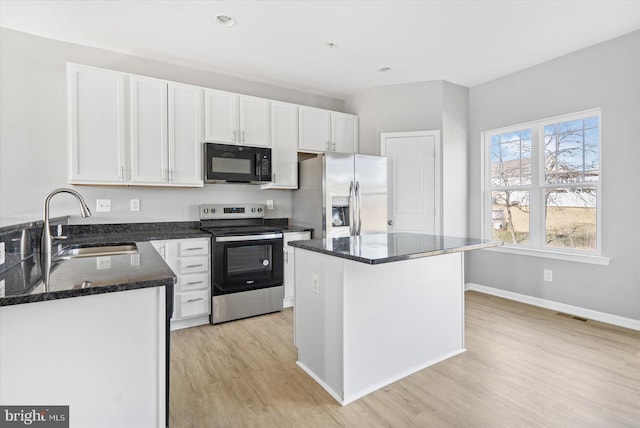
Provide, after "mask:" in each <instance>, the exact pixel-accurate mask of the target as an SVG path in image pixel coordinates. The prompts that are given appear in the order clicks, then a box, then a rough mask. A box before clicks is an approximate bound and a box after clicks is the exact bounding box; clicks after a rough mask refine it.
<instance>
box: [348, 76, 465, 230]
mask: <svg viewBox="0 0 640 428" xmlns="http://www.w3.org/2000/svg"><path fill="white" fill-rule="evenodd" d="M468 100H469V90H468V89H467V88H465V87H462V86H458V85H454V84H452V83H449V82H445V81H442V80H438V81H431V82H419V83H409V84H403V85H390V86H380V87H376V88H372V89H368V90H365V91H362V92H359V93H357V94H356V95H354V96H352V97H350V98H348V99H347V109H349V110H350V111H353V112H355V114H357V115H358V116H359V118H360V119H359V120H360V153H364V154H372V155H379V154H380V134H381V133H383V132H403V131H406V132H408V131H425V130H440V131H441V138H442V141H441V144H442V150H441V153H442V165H443V168H442V175H443V176H442V190H443V191H442V194H443V196H442V200H441V201H440V204H441V207H442V213H441V214H442V218H443V233H444V234H445V235H451V236H466V235H467V223H468V222H467V144H468V141H467V139H468V135H467V132H468V121H469V108H468V105H469V101H468Z"/></svg>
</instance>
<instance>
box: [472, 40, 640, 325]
mask: <svg viewBox="0 0 640 428" xmlns="http://www.w3.org/2000/svg"><path fill="white" fill-rule="evenodd" d="M469 99H470V102H469V106H470V107H469V113H470V142H469V174H470V175H469V191H470V193H469V196H470V199H469V204H470V205H469V230H470V232H471V234H472V235H473V236H476V237H479V236H480V228H481V224H480V222H481V220H480V206H481V200H480V191H481V188H480V182H481V175H480V168H481V150H480V149H481V139H480V133H481V132H482V131H485V130H490V129H495V128H499V127H502V126H507V125H513V124H518V123H523V122H528V121H533V120H537V119H543V118H547V117H552V116H556V115H561V114H565V113H572V112H578V111H581V110H586V109H591V108H595V107H600V108H601V109H602V141H601V145H602V147H601V153H602V154H601V161H602V172H601V174H602V175H601V178H602V195H601V197H602V251H603V255H604V256H607V257H612V258H613V261H612V262H611V264H610V265H609V266H597V265H590V264H583V263H576V262H567V261H558V260H552V259H543V258H535V257H528V256H517V255H510V254H503V253H495V252H489V251H475V252H471V253H470V254H469V255H468V256H467V258H466V260H467V278H466V280H467V281H468V282H473V283H477V284H481V285H485V286H489V287H495V288H499V289H503V290H507V291H512V292H516V293H520V294H524V295H528V296H533V297H538V298H542V299H547V300H551V301H555V302H560V303H565V304H569V305H574V306H579V307H583V308H587V309H592V310H596V311H601V312H606V313H610V314H614V315H618V316H622V317H627V318H632V319H640V263H639V261H640V260H639V257H640V251H639V250H638V245H639V241H640V233H639V232H638V212H640V199H639V198H638V195H639V193H638V183H640V168H639V167H638V163H639V161H640V32H634V33H631V34H629V35H627V36H624V37H621V38H618V39H614V40H611V41H608V42H605V43H602V44H599V45H596V46H593V47H590V48H587V49H584V50H581V51H578V52H575V53H571V54H569V55H566V56H563V57H560V58H558V59H555V60H553V61H549V62H547V63H544V64H541V65H538V66H535V67H532V68H529V69H527V70H523V71H521V72H518V73H515V74H512V75H509V76H505V77H503V78H500V79H497V80H495V81H492V82H489V83H486V84H483V85H480V86H477V87H474V88H471V90H470V98H469ZM543 269H552V270H553V282H544V281H543Z"/></svg>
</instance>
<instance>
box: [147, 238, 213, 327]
mask: <svg viewBox="0 0 640 428" xmlns="http://www.w3.org/2000/svg"><path fill="white" fill-rule="evenodd" d="M209 243H210V240H209V239H208V238H191V239H172V240H167V241H153V242H151V244H152V245H153V247H154V248H155V249H156V251H158V253H159V254H160V256H162V258H163V259H164V261H165V262H166V263H167V264H168V265H169V267H170V268H171V269H172V270H173V272H174V273H175V274H176V276H177V277H178V278H177V282H176V286H175V289H174V299H173V317H172V318H171V329H172V330H177V329H181V328H186V327H193V326H196V325H202V324H207V323H208V322H209V314H210V313H211V286H210V285H211V273H210V269H209V266H210V264H211V263H210V260H209Z"/></svg>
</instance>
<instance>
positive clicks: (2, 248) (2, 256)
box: [0, 242, 4, 265]
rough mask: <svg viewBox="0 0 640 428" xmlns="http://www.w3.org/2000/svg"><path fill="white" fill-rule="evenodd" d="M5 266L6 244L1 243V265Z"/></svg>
mask: <svg viewBox="0 0 640 428" xmlns="http://www.w3.org/2000/svg"><path fill="white" fill-rule="evenodd" d="M3 264H4V242H0V265H3Z"/></svg>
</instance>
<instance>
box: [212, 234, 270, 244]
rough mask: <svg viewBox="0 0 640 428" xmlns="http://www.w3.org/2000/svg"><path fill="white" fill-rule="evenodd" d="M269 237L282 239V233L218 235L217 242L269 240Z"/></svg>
mask: <svg viewBox="0 0 640 428" xmlns="http://www.w3.org/2000/svg"><path fill="white" fill-rule="evenodd" d="M269 239H282V233H270V234H266V235H242V236H216V242H238V241H267V240H269Z"/></svg>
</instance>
